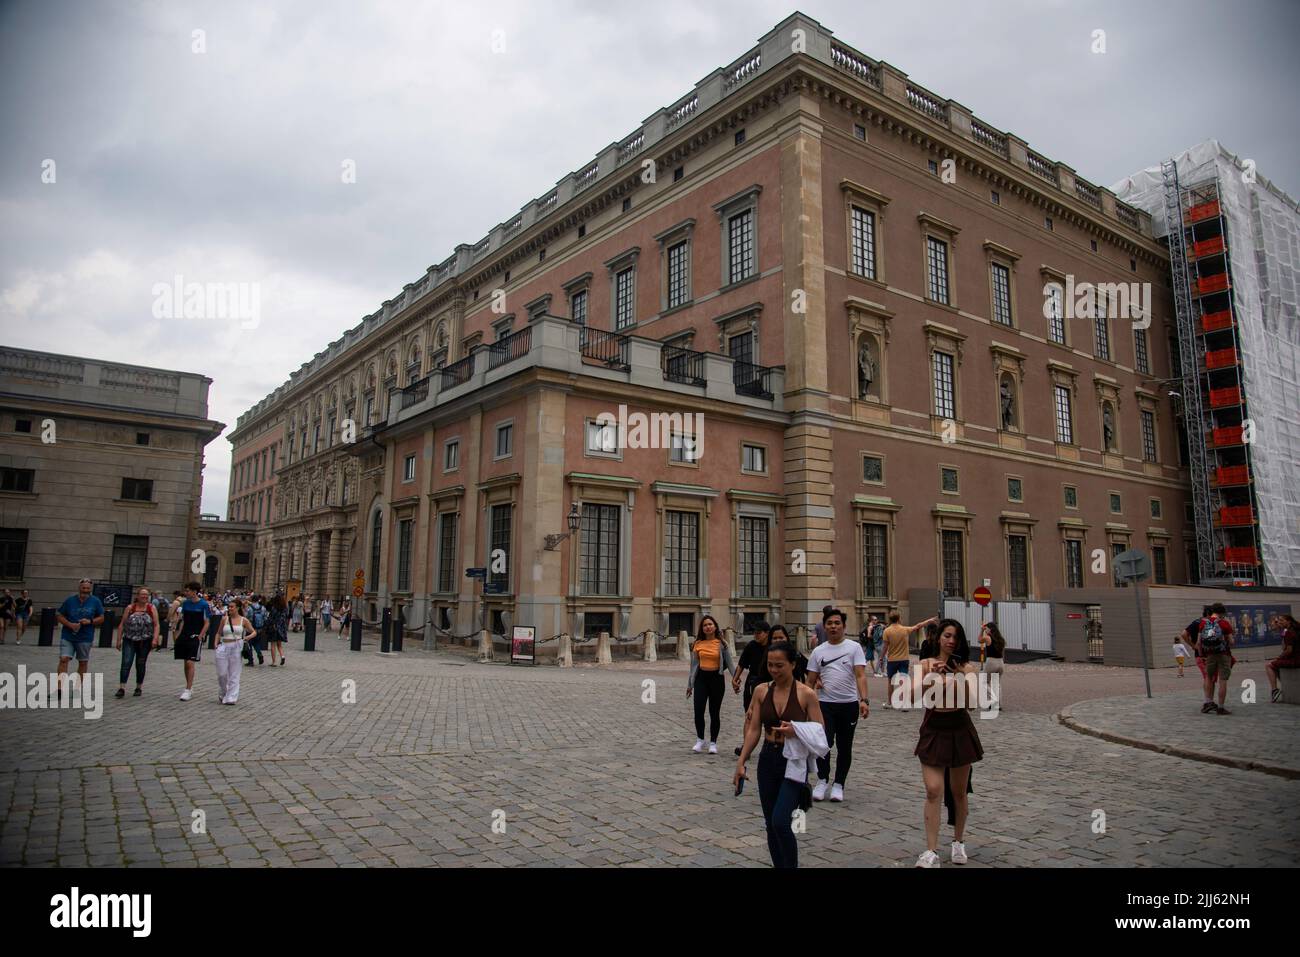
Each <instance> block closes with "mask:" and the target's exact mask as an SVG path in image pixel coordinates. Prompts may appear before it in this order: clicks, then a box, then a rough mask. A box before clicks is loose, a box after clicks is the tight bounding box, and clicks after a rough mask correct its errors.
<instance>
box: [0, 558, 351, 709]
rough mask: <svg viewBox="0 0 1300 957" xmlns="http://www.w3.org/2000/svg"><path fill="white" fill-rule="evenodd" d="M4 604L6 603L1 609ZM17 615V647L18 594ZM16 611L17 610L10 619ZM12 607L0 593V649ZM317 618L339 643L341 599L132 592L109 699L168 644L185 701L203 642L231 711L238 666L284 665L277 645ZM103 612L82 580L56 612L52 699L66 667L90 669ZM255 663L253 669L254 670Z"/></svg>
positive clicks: (343, 625)
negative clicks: (335, 633) (113, 689)
mask: <svg viewBox="0 0 1300 957" xmlns="http://www.w3.org/2000/svg"><path fill="white" fill-rule="evenodd" d="M5 599H9V601H8V602H7V603H6V601H5ZM19 601H20V603H21V602H22V601H25V602H26V605H25V609H26V611H25V613H23V614H22V617H21V618H19V622H20V623H21V624H20V627H19V630H18V636H19V643H20V644H21V636H22V633H23V630H24V629H25V627H26V621H27V618H28V617H29V616H30V613H31V600H30V599H28V598H27V592H26V591H24V592H23V598H22V599H20V600H19ZM23 607H24V606H22V605H21V604H18V605H17V610H14V611H13V614H14V615H15V616H16V615H17V614H18V613H19V611H21V609H22V608H23ZM13 608H14V602H13V600H12V598H11V596H10V595H9V593H8V591H7V590H6V591H5V592H4V594H3V595H2V596H0V643H3V635H4V624H5V622H6V615H7V614H8V613H9V612H10V611H11V609H13ZM316 615H319V616H320V627H321V629H322V630H324V631H326V632H329V631H332V630H333V627H334V623H335V622H336V621H337V622H338V631H339V637H340V638H342V637H343V635H344V634H345V633H346V631H347V629H348V627H349V626H350V624H351V618H352V604H351V602H349V601H346V600H345V601H342V602H340V603H339V605H338V606H337V611H336V609H335V606H334V604H333V603H332V602H331V601H330V600H329V599H328V598H325V599H323V600H321V601H320V602H317V601H316V600H315V599H313V598H312V597H311V596H301V595H300V596H297V597H295V598H294V599H293V600H292V601H290V600H288V599H287V598H286V597H285V595H283V594H276V595H273V596H271V597H269V598H267V597H265V596H262V595H258V594H254V593H250V592H245V591H232V590H227V591H222V592H216V591H208V592H204V591H203V588H202V586H201V585H200V584H199V583H198V582H196V581H192V582H189V583H188V584H186V585H185V587H184V589H181V590H178V591H175V592H173V593H172V597H171V599H170V600H168V599H167V598H165V597H164V596H163V594H162V593H161V592H153V591H150V590H149V589H148V588H139V589H138V590H137V591H136V592H135V595H134V597H133V599H132V601H131V603H130V604H129V605H127V606H126V607H125V608H124V609H123V610H122V616H121V620H120V622H119V623H118V625H117V630H116V635H115V637H114V639H113V647H114V649H116V650H117V651H119V652H121V668H120V671H119V675H118V688H117V694H116V695H115V697H118V698H124V697H126V686H127V684H128V681H129V679H130V677H131V672H132V671H134V672H135V690H134V691H133V692H132V697H136V698H138V697H140V696H141V695H143V693H144V679H145V672H146V669H147V666H148V661H149V656H150V654H151V653H152V652H154V651H157V650H158V649H159V648H162V647H165V646H166V644H167V640H168V638H169V636H170V637H171V640H172V658H173V659H174V660H176V661H179V662H181V666H182V674H183V676H184V679H185V687H184V688H183V689H182V690H181V691H180V692H179V694H178V695H177V697H178V698H179V699H180V700H181V701H189V700H191V698H192V697H193V694H194V676H195V666H196V665H197V664H198V663H199V661H200V660H201V658H202V654H203V645H204V643H205V642H206V643H207V644H208V647H209V648H210V649H211V650H212V651H213V659H214V663H215V665H216V671H217V697H218V699H219V700H220V702H221V703H222V704H226V705H233V704H235V703H236V702H238V701H239V691H240V676H241V674H242V672H243V667H244V665H245V664H248V665H249V666H250V667H256V666H262V665H266V663H267V662H266V656H265V654H264V653H269V654H270V656H271V661H270V666H271V667H277V666H278V667H284V665H285V654H284V643H285V641H287V640H288V634H289V632H291V631H302V630H303V622H304V620H306V619H307V618H311V617H314V616H316ZM106 618H107V610H106V609H105V608H104V604H103V602H102V601H101V600H100V599H99V597H98V596H96V595H95V594H94V585H93V583H92V582H91V581H90V579H88V578H83V579H81V581H80V582H78V583H77V592H76V594H74V595H70V596H69V597H68V598H67V599H65V600H64V602H63V604H62V605H60V606H59V608H58V610H57V611H56V613H55V620H56V621H57V623H58V624H59V625H60V626H61V628H62V630H61V632H60V635H59V667H58V676H59V677H58V682H59V684H58V688H57V691H56V694H57V697H58V699H59V700H61V699H62V697H63V682H64V679H63V676H64V675H65V674H67V671H68V668H69V666H70V665H71V663H72V661H74V660H75V661H76V662H77V673H78V674H79V675H85V674H86V672H87V671H88V669H89V667H90V651H91V649H92V648H93V647H94V645H95V631H96V629H97V628H100V627H102V626H103V625H104V622H105V620H106ZM254 658H256V665H255V664H254Z"/></svg>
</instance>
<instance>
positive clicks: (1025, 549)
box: [1007, 535, 1029, 598]
mask: <svg viewBox="0 0 1300 957" xmlns="http://www.w3.org/2000/svg"><path fill="white" fill-rule="evenodd" d="M1007 571H1008V573H1009V578H1008V581H1007V589H1008V597H1010V598H1028V597H1029V540H1028V539H1027V538H1025V536H1024V535H1008V536H1007Z"/></svg>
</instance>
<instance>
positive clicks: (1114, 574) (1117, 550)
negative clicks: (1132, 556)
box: [1110, 542, 1128, 588]
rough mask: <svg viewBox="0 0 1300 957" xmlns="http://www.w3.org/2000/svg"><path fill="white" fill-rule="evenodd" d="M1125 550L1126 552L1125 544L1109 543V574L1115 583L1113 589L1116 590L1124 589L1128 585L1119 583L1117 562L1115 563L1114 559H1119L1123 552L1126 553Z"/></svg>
mask: <svg viewBox="0 0 1300 957" xmlns="http://www.w3.org/2000/svg"><path fill="white" fill-rule="evenodd" d="M1127 550H1128V546H1127V545H1126V544H1124V543H1123V542H1111V543H1110V572H1111V580H1112V581H1114V583H1115V587H1116V588H1124V587H1127V584H1128V583H1127V582H1122V581H1120V579H1119V562H1117V561H1115V559H1117V558H1119V557H1120V556H1121V555H1123V554H1124V552H1126V551H1127Z"/></svg>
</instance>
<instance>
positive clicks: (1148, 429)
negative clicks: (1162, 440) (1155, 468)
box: [1142, 410, 1156, 462]
mask: <svg viewBox="0 0 1300 957" xmlns="http://www.w3.org/2000/svg"><path fill="white" fill-rule="evenodd" d="M1142 458H1143V460H1144V461H1147V462H1154V461H1155V460H1156V414H1155V413H1154V412H1147V411H1146V410H1143V412H1142Z"/></svg>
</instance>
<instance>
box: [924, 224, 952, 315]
mask: <svg viewBox="0 0 1300 957" xmlns="http://www.w3.org/2000/svg"><path fill="white" fill-rule="evenodd" d="M925 244H926V248H927V250H928V251H929V257H928V258H929V261H930V298H931V299H933V300H934V301H935V302H941V303H943V304H944V305H945V306H946V305H948V244H947V243H945V242H944V241H943V240H942V239H935V238H934V237H933V236H927V237H925Z"/></svg>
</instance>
